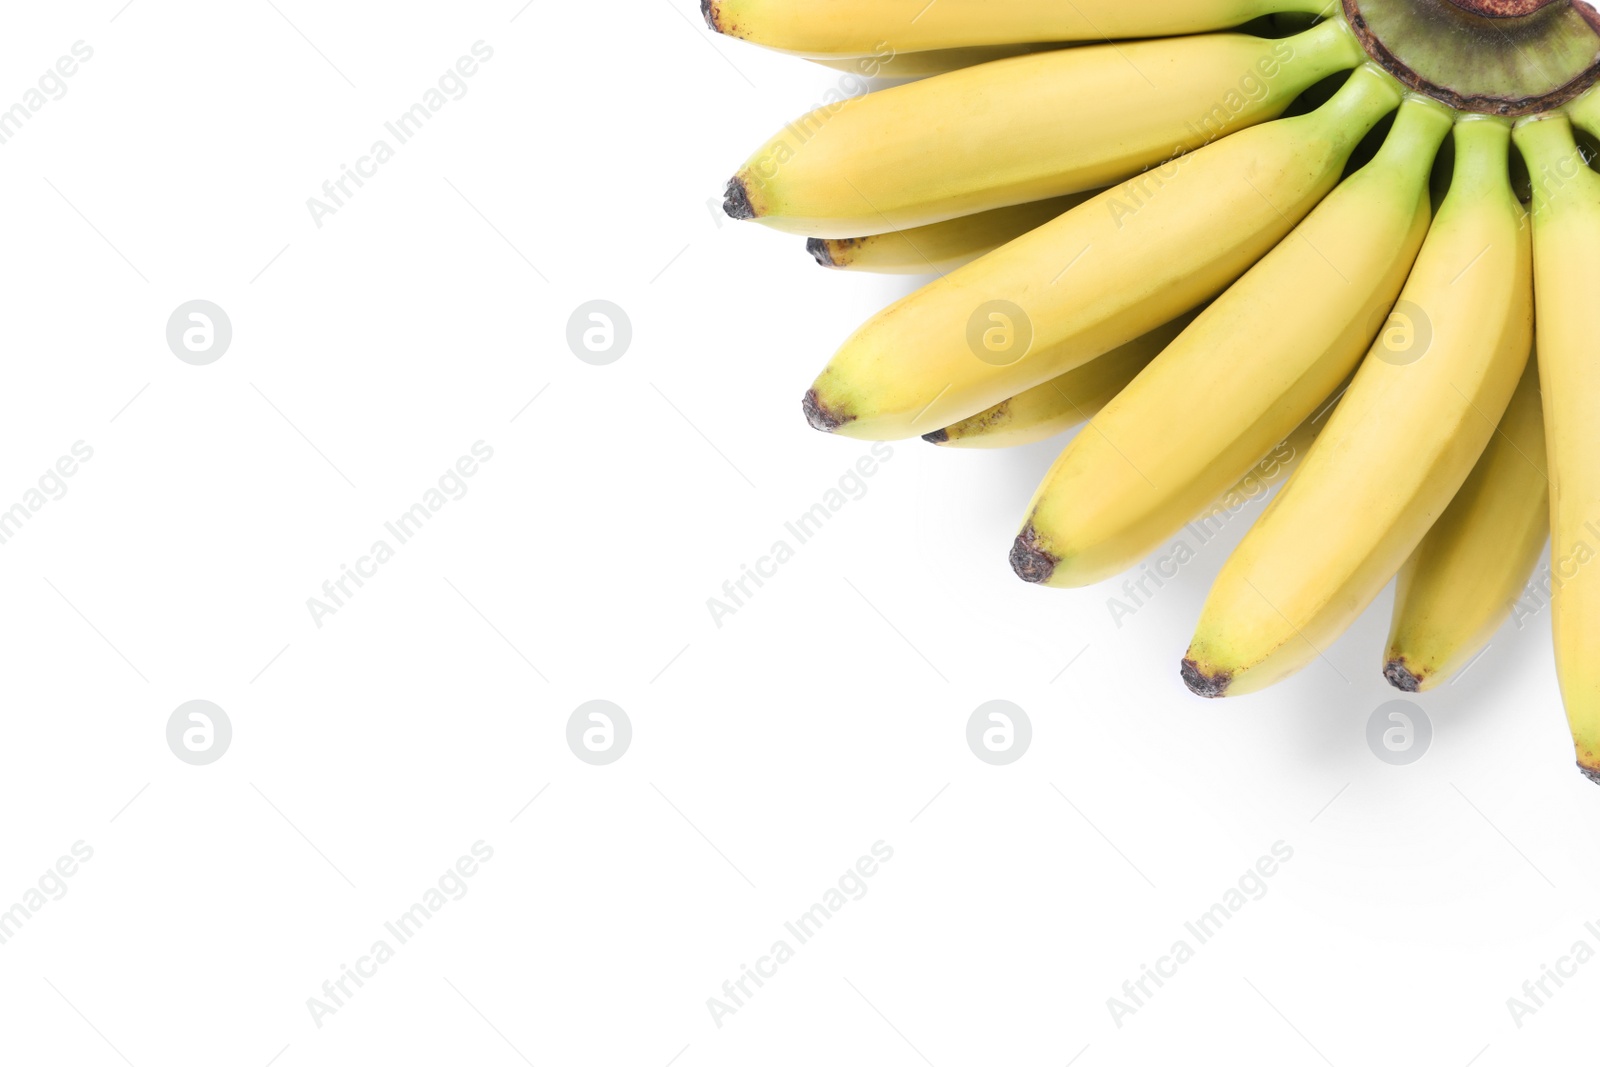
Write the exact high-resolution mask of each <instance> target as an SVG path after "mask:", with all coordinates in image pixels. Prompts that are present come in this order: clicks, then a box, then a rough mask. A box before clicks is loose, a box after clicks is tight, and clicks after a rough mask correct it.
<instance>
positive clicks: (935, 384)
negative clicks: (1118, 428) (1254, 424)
mask: <svg viewBox="0 0 1600 1067" xmlns="http://www.w3.org/2000/svg"><path fill="white" fill-rule="evenodd" d="M1399 95H1400V94H1399V90H1398V89H1397V87H1396V85H1395V83H1394V82H1393V80H1392V79H1390V78H1389V76H1388V75H1386V74H1384V73H1382V72H1381V71H1379V70H1377V69H1376V68H1373V67H1362V68H1359V69H1358V70H1357V71H1356V72H1355V73H1354V74H1352V75H1351V76H1350V78H1349V79H1348V81H1346V83H1345V84H1344V86H1343V87H1342V88H1340V90H1339V91H1338V92H1337V93H1336V94H1335V95H1334V97H1333V99H1331V100H1329V101H1328V102H1327V103H1325V104H1324V105H1322V106H1321V107H1320V108H1318V109H1317V110H1315V111H1313V112H1311V113H1309V114H1306V115H1300V116H1296V117H1293V118H1285V119H1280V120H1278V121H1275V122H1271V123H1268V124H1266V125H1264V126H1258V127H1255V128H1254V129H1249V130H1245V131H1243V132H1241V133H1237V134H1234V135H1233V136H1231V137H1228V138H1226V139H1225V140H1222V141H1219V142H1217V143H1215V144H1212V145H1208V146H1206V147H1205V148H1203V149H1201V150H1199V151H1196V152H1192V153H1190V154H1188V155H1186V156H1183V157H1181V158H1180V159H1178V160H1176V161H1174V162H1173V163H1172V164H1170V165H1168V166H1167V167H1163V168H1160V169H1158V170H1153V171H1150V172H1147V173H1146V174H1143V175H1140V176H1139V177H1137V178H1133V179H1130V180H1128V181H1126V182H1124V183H1122V184H1121V185H1118V186H1116V187H1114V188H1111V189H1108V190H1106V191H1105V192H1104V193H1101V194H1100V195H1099V196H1096V197H1095V198H1094V199H1092V200H1090V201H1088V202H1087V203H1084V204H1081V205H1079V206H1078V207H1076V208H1074V209H1073V210H1071V211H1069V212H1067V213H1066V214H1065V215H1063V216H1061V217H1060V218H1058V219H1056V220H1055V221H1054V222H1049V223H1046V224H1045V225H1044V226H1041V227H1039V228H1038V229H1036V230H1033V231H1032V232H1030V233H1027V234H1024V235H1023V236H1021V237H1019V238H1017V239H1016V240H1014V241H1012V242H1010V243H1009V244H1006V245H1003V246H1002V247H1000V248H998V249H996V250H995V251H993V252H991V253H989V254H988V255H986V256H984V257H982V258H981V259H978V260H976V261H974V262H972V263H969V264H967V265H966V266H964V267H961V268H959V269H957V270H955V271H952V272H951V273H950V274H948V275H946V276H945V277H943V278H941V279H939V280H937V281H935V282H933V283H931V284H929V285H927V286H925V287H924V288H922V289H920V290H918V291H917V292H915V293H912V294H911V295H909V296H907V297H905V298H903V299H901V300H900V301H898V302H897V303H895V304H893V305H891V306H890V307H888V308H886V309H885V310H884V311H882V312H880V313H879V314H878V315H877V316H875V317H874V318H872V319H871V320H869V321H868V322H867V323H866V324H865V325H864V326H862V327H861V328H860V329H859V330H857V331H856V333H855V334H854V335H853V336H852V337H850V339H849V340H847V341H846V342H845V343H844V345H843V347H842V348H840V349H839V351H838V352H837V353H836V354H835V355H834V357H833V360H832V361H831V362H830V363H829V364H828V366H827V367H826V368H825V369H824V370H823V372H822V374H821V375H820V376H819V377H818V378H817V380H816V382H815V383H814V384H813V385H812V387H811V389H810V391H809V392H808V393H807V394H806V396H805V399H804V405H803V407H804V410H805V413H806V417H807V419H808V420H809V421H810V423H811V425H812V426H814V427H816V428H817V429H819V430H826V431H831V432H837V433H841V434H843V435H845V436H850V437H859V438H866V439H870V440H893V439H897V438H905V437H913V436H920V435H921V434H924V433H927V432H929V431H930V430H934V429H938V428H941V427H944V426H949V425H950V424H952V423H955V422H959V421H960V420H962V419H964V418H966V417H968V416H969V415H973V414H976V413H977V412H979V411H982V410H983V409H985V408H987V407H990V406H991V405H993V404H997V403H999V402H1000V401H1001V400H1004V399H1005V398H1007V397H1010V396H1015V395H1016V394H1018V393H1020V392H1022V391H1023V390H1025V389H1030V388H1032V387H1033V386H1035V385H1039V384H1041V383H1043V382H1046V381H1048V380H1050V379H1051V378H1054V377H1056V376H1057V375H1060V374H1064V373H1066V372H1067V371H1069V370H1072V369H1073V368H1074V367H1077V366H1080V365H1082V364H1083V363H1085V362H1087V361H1089V360H1090V359H1093V358H1094V357H1095V356H1098V355H1101V354H1103V353H1105V352H1109V351H1111V350H1112V349H1114V348H1117V347H1118V346H1120V345H1123V344H1126V343H1127V342H1129V341H1131V340H1133V339H1134V338H1136V337H1138V336H1140V335H1141V334H1144V333H1148V332H1149V331H1150V330H1152V329H1154V328H1155V327H1157V326H1158V325H1160V324H1161V323H1164V322H1168V321H1170V320H1171V319H1173V318H1175V317H1177V316H1178V315H1179V314H1181V313H1182V312H1183V311H1185V310H1186V309H1188V308H1192V307H1196V306H1198V305H1200V304H1202V303H1204V302H1205V301H1206V300H1208V299H1209V298H1211V297H1212V296H1215V295H1216V294H1217V293H1218V292H1220V291H1221V290H1222V289H1224V288H1226V287H1227V286H1228V285H1229V284H1230V283H1231V282H1232V281H1233V280H1234V279H1235V278H1237V277H1238V276H1239V275H1241V274H1243V273H1244V272H1245V270H1247V269H1248V268H1249V267H1250V265H1251V264H1253V263H1254V262H1256V260H1258V259H1260V258H1261V257H1262V256H1263V255H1264V254H1265V253H1266V252H1267V251H1269V250H1270V249H1271V248H1272V246H1273V245H1274V244H1276V243H1277V242H1278V241H1279V240H1280V239H1281V238H1282V237H1283V236H1284V235H1285V234H1287V233H1288V232H1289V231H1290V230H1291V229H1293V228H1294V226H1295V224H1296V223H1297V222H1298V221H1299V220H1300V219H1302V218H1303V217H1305V215H1306V214H1307V213H1309V212H1310V211H1311V209H1312V208H1313V207H1314V206H1315V205H1316V203H1317V202H1318V201H1319V200H1321V199H1322V197H1323V196H1324V195H1326V194H1327V192H1328V191H1329V190H1330V189H1332V188H1333V186H1334V185H1335V184H1336V183H1337V182H1338V180H1339V176H1340V172H1341V170H1342V169H1343V167H1344V164H1345V161H1346V160H1347V159H1348V158H1349V155H1350V153H1351V151H1352V150H1353V149H1354V148H1355V146H1356V144H1357V143H1358V142H1359V141H1360V140H1361V138H1362V137H1363V136H1364V135H1365V134H1366V132H1367V131H1368V130H1369V129H1371V127H1372V126H1373V124H1375V123H1376V122H1377V121H1378V119H1380V118H1381V117H1382V116H1383V115H1385V114H1386V113H1388V112H1389V111H1391V110H1393V109H1394V108H1395V107H1396V106H1397V105H1398V103H1399Z"/></svg>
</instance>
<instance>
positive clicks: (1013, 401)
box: [922, 312, 1198, 448]
mask: <svg viewBox="0 0 1600 1067" xmlns="http://www.w3.org/2000/svg"><path fill="white" fill-rule="evenodd" d="M1196 314H1198V312H1191V313H1189V314H1187V315H1181V316H1179V317H1178V318H1176V319H1173V320H1172V321H1171V322H1169V323H1167V324H1166V325H1165V326H1158V327H1156V328H1155V329H1154V330H1151V331H1150V332H1149V333H1147V334H1145V335H1144V336H1143V337H1138V338H1135V339H1134V340H1132V341H1129V342H1128V343H1127V344H1125V345H1123V346H1122V347H1121V348H1116V349H1113V350H1112V351H1110V352H1107V353H1106V354H1105V355H1103V356H1096V357H1095V358H1094V359H1091V360H1090V361H1089V362H1087V363H1085V364H1084V365H1083V366H1081V367H1079V368H1078V369H1076V370H1069V371H1067V373H1065V374H1063V375H1061V376H1060V377H1058V378H1051V379H1050V380H1049V381H1048V382H1045V383H1044V384H1043V385H1036V386H1034V387H1033V388H1032V389H1027V390H1024V391H1023V392H1020V393H1018V394H1017V395H1016V396H1014V397H1012V398H1010V399H1009V400H1002V401H1000V403H998V404H996V405H994V407H991V408H989V409H987V410H985V411H980V412H978V414H976V415H973V416H972V417H971V418H966V419H962V420H961V421H960V422H958V423H956V424H954V425H953V426H946V427H945V428H944V429H942V430H935V431H934V432H933V433H925V434H923V435H922V439H923V440H924V441H930V442H932V443H933V444H936V445H948V446H950V447H951V448H1012V447H1014V446H1017V445H1029V444H1032V443H1033V442H1035V441H1043V440H1045V439H1046V438H1049V437H1054V436H1055V435H1056V434H1058V433H1062V432H1064V431H1066V430H1070V429H1072V427H1074V426H1076V425H1078V424H1079V423H1080V422H1086V421H1087V420H1089V419H1092V418H1093V417H1094V416H1095V413H1096V412H1098V411H1099V410H1100V409H1101V408H1103V407H1105V405H1106V404H1107V402H1109V401H1110V400H1111V398H1112V397H1114V396H1116V395H1117V394H1118V393H1120V392H1122V390H1123V389H1125V388H1127V385H1128V383H1129V382H1131V381H1133V378H1134V375H1136V374H1138V373H1139V372H1140V371H1141V370H1143V369H1144V368H1145V367H1146V366H1148V365H1149V363H1150V361H1151V360H1152V359H1155V358H1156V356H1157V355H1159V354H1160V353H1161V350H1162V349H1163V348H1166V347H1167V345H1169V344H1171V343H1172V339H1173V338H1174V337H1177V336H1178V334H1179V333H1180V332H1182V330H1183V328H1184V327H1185V326H1187V325H1189V323H1190V322H1193V321H1194V317H1195V315H1196Z"/></svg>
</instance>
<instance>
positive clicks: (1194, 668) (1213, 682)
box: [1181, 659, 1233, 700]
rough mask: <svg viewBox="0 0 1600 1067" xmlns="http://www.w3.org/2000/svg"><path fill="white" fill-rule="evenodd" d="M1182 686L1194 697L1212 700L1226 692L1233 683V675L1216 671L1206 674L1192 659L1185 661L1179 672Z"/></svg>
mask: <svg viewBox="0 0 1600 1067" xmlns="http://www.w3.org/2000/svg"><path fill="white" fill-rule="evenodd" d="M1181 673H1182V674H1183V684H1184V685H1186V686H1188V687H1189V692H1191V693H1193V694H1194V695H1195V696H1199V697H1205V698H1206V699H1207V700H1214V699H1216V698H1217V697H1220V696H1223V695H1224V694H1226V693H1227V692H1228V685H1229V684H1230V683H1231V682H1232V681H1233V675H1232V674H1231V673H1229V672H1228V671H1217V672H1216V673H1215V674H1207V673H1206V672H1205V671H1204V670H1202V669H1201V668H1200V664H1198V663H1196V662H1195V661H1194V660H1192V659H1185V660H1184V661H1183V667H1182V670H1181Z"/></svg>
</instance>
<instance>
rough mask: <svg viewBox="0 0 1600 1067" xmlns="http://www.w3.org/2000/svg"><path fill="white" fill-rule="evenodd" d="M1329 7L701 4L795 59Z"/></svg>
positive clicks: (1238, 0)
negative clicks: (886, 47) (884, 48)
mask: <svg viewBox="0 0 1600 1067" xmlns="http://www.w3.org/2000/svg"><path fill="white" fill-rule="evenodd" d="M1327 6H1328V2H1327V0H1070V2H1066V0H1005V2H1003V3H996V2H994V0H937V2H935V3H928V2H927V0H700V12H701V14H703V15H704V16H705V19H706V24H707V25H709V26H710V27H711V28H712V29H713V30H716V31H717V32H718V33H724V34H727V35H728V36H729V37H737V38H741V39H743V40H746V41H749V42H751V43H752V44H759V45H762V46H763V47H766V48H771V49H774V50H776V51H780V52H788V53H791V54H793V55H802V56H812V57H822V58H826V57H829V56H864V55H871V54H872V53H874V52H876V51H877V50H878V49H880V48H881V47H883V46H885V45H887V46H889V47H892V48H893V49H894V50H895V51H897V52H921V51H925V50H928V49H934V48H966V47H971V46H982V45H999V44H1018V43H1023V42H1043V41H1104V40H1107V39H1111V40H1121V39H1126V38H1131V37H1160V36H1166V35H1176V34H1187V33H1203V32H1205V31H1208V30H1222V29H1227V28H1229V27H1231V26H1239V25H1242V24H1244V23H1246V22H1249V21H1250V20H1251V19H1253V18H1257V17H1259V16H1262V15H1271V14H1276V13H1279V12H1304V13H1308V14H1312V13H1317V12H1320V11H1322V9H1324V8H1325V7H1327Z"/></svg>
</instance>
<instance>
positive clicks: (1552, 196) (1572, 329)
mask: <svg viewBox="0 0 1600 1067" xmlns="http://www.w3.org/2000/svg"><path fill="white" fill-rule="evenodd" d="M1517 147H1518V148H1519V149H1520V150H1521V151H1522V155H1523V158H1524V159H1525V160H1527V163H1528V170H1529V173H1530V175H1531V177H1532V179H1533V238H1534V272H1535V276H1536V280H1537V283H1538V284H1537V289H1536V292H1537V295H1538V303H1539V307H1538V311H1539V377H1540V381H1541V385H1542V391H1543V394H1544V418H1545V435H1546V437H1547V438H1548V441H1549V456H1550V473H1551V475H1552V483H1551V491H1550V504H1551V507H1550V516H1551V538H1552V542H1553V543H1552V546H1551V550H1550V559H1551V564H1550V568H1551V575H1552V577H1553V578H1554V582H1555V585H1554V590H1553V592H1552V596H1551V613H1552V620H1553V624H1554V627H1555V648H1556V673H1557V674H1558V675H1559V676H1560V679H1561V695H1562V696H1563V697H1564V698H1565V700H1566V705H1567V719H1568V721H1569V723H1570V724H1571V726H1572V736H1573V740H1574V742H1575V744H1576V748H1577V754H1578V767H1579V769H1580V770H1582V771H1583V773H1584V774H1586V775H1588V776H1589V778H1590V779H1592V780H1593V781H1596V782H1600V564H1597V560H1600V417H1597V415H1596V410H1595V404H1596V398H1597V397H1600V361H1597V360H1596V359H1595V342H1594V326H1593V324H1592V323H1591V322H1590V318H1591V316H1590V315H1589V311H1590V310H1591V309H1592V308H1593V307H1594V299H1595V294H1596V293H1600V175H1596V174H1595V173H1594V171H1592V170H1590V169H1589V167H1588V165H1587V164H1586V162H1585V161H1584V158H1583V156H1582V155H1581V154H1580V153H1579V151H1578V148H1577V146H1576V145H1575V144H1574V143H1573V137H1572V129H1571V127H1570V126H1569V125H1568V123H1567V120H1566V119H1565V118H1562V117H1561V116H1559V115H1556V116H1552V117H1550V118H1546V119H1543V120H1542V121H1536V122H1529V123H1526V124H1524V125H1522V126H1519V127H1518V128H1517Z"/></svg>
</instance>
